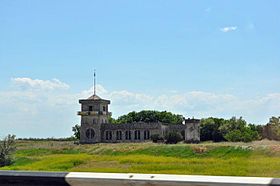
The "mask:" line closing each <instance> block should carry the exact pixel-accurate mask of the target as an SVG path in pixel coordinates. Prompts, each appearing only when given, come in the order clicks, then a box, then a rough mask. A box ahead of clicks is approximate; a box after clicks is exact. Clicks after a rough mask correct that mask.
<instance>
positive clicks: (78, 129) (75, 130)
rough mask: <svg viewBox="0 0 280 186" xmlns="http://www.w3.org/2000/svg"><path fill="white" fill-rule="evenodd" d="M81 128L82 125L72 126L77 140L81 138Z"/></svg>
mask: <svg viewBox="0 0 280 186" xmlns="http://www.w3.org/2000/svg"><path fill="white" fill-rule="evenodd" d="M80 130H81V125H78V124H76V125H75V126H74V127H72V131H73V133H74V137H75V138H76V139H77V140H80Z"/></svg>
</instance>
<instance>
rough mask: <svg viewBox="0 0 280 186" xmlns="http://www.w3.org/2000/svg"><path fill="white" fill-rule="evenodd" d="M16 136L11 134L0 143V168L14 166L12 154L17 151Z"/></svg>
mask: <svg viewBox="0 0 280 186" xmlns="http://www.w3.org/2000/svg"><path fill="white" fill-rule="evenodd" d="M15 143H16V136H15V135H11V134H9V135H8V136H7V137H5V138H4V139H3V140H1V141H0V167H3V166H7V165H10V164H12V153H13V152H14V151H15V150H16V147H15Z"/></svg>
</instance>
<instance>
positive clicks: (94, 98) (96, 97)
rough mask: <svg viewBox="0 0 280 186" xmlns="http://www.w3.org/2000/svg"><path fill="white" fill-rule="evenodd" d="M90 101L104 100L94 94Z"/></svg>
mask: <svg viewBox="0 0 280 186" xmlns="http://www.w3.org/2000/svg"><path fill="white" fill-rule="evenodd" d="M88 99H93V100H102V99H101V97H99V96H98V95H96V94H93V95H92V96H90V97H89V98H88Z"/></svg>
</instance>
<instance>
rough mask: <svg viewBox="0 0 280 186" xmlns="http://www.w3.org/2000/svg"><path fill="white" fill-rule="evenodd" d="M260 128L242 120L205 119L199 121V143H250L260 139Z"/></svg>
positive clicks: (234, 118)
mask: <svg viewBox="0 0 280 186" xmlns="http://www.w3.org/2000/svg"><path fill="white" fill-rule="evenodd" d="M260 127H261V126H256V125H253V124H249V125H248V124H247V122H246V121H245V120H244V119H243V118H242V117H240V118H236V117H232V118H231V119H229V120H225V119H222V118H207V119H202V120H201V141H208V140H211V141H215V142H219V141H231V142H238V141H242V142H251V141H253V140H258V139H260V138H261V129H260Z"/></svg>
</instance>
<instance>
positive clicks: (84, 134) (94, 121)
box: [78, 73, 111, 143]
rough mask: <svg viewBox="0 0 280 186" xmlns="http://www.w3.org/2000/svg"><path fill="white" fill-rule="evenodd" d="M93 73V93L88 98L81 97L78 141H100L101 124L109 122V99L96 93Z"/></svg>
mask: <svg viewBox="0 0 280 186" xmlns="http://www.w3.org/2000/svg"><path fill="white" fill-rule="evenodd" d="M95 87H96V86H95V73H94V94H93V95H92V96H90V97H89V98H88V99H81V100H79V103H80V104H81V111H79V112H78V115H80V116H81V130H80V143H98V142H101V124H103V123H109V118H110V117H111V112H109V111H108V106H109V104H110V101H109V100H105V99H101V98H100V97H99V96H97V95H96V90H95Z"/></svg>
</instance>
